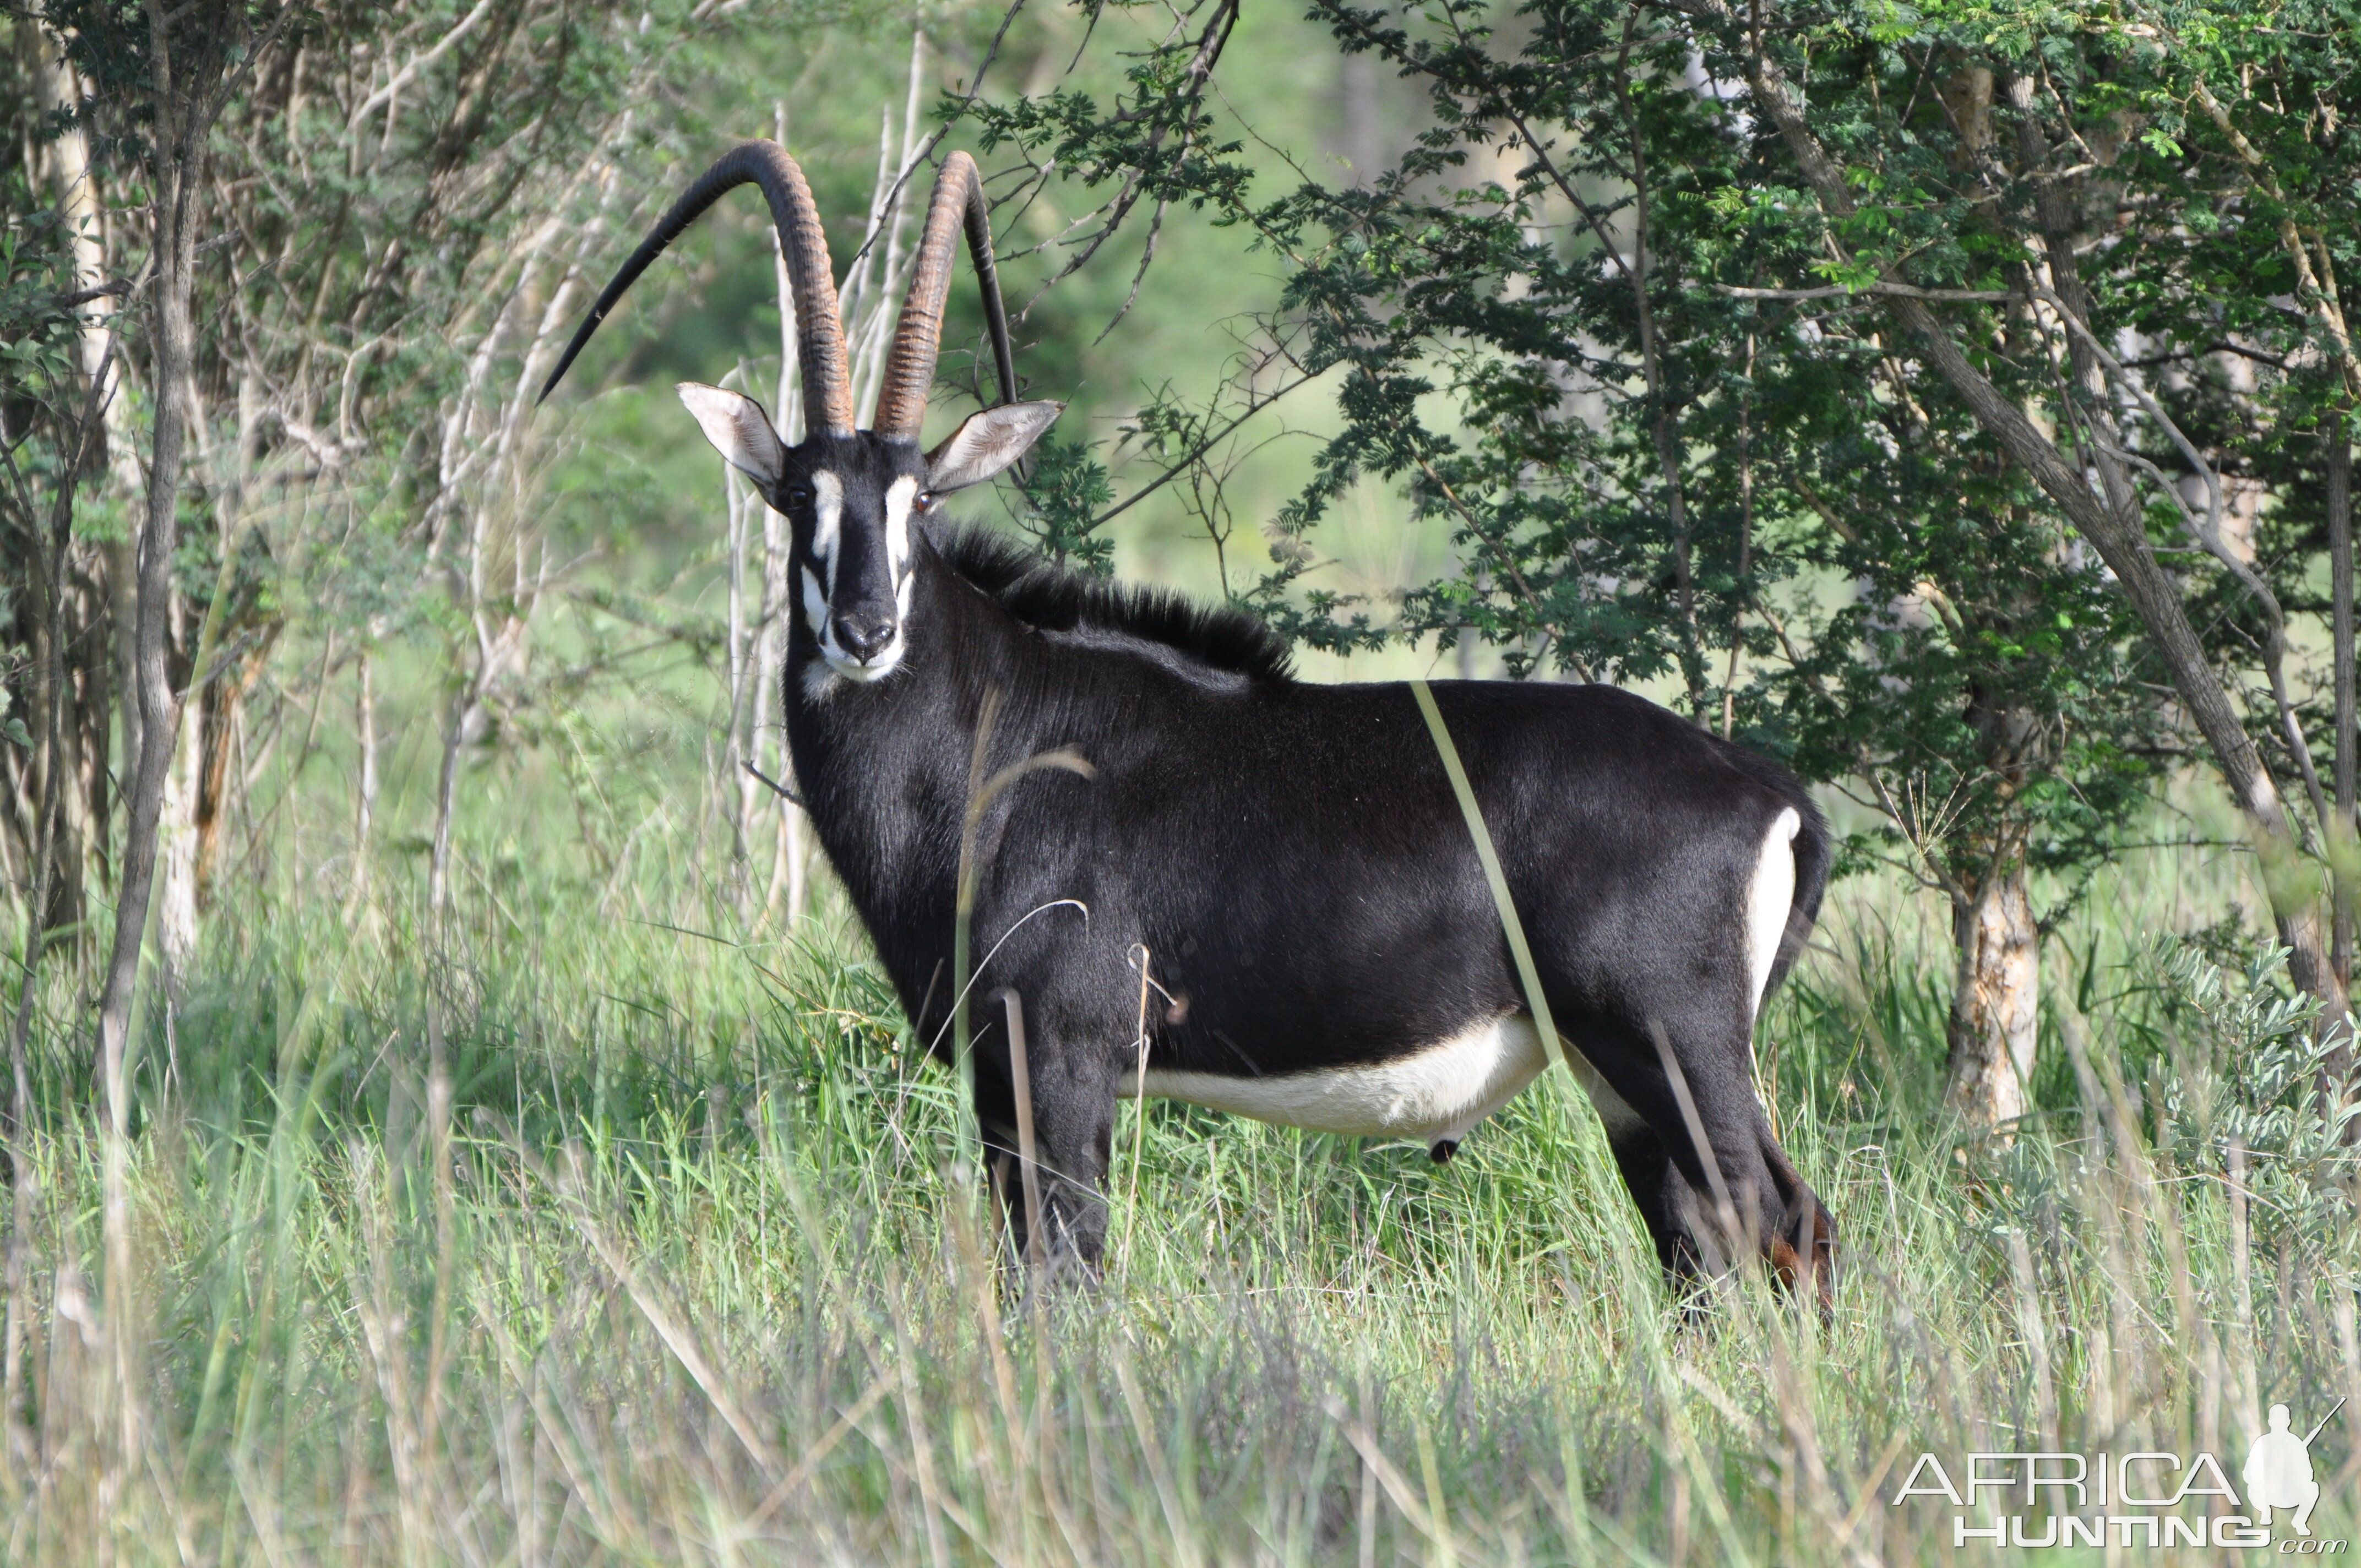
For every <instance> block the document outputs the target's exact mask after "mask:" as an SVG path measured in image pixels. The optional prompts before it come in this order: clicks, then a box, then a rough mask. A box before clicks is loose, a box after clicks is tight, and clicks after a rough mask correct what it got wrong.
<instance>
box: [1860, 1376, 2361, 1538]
mask: <svg viewBox="0 0 2361 1568" xmlns="http://www.w3.org/2000/svg"><path fill="white" fill-rule="evenodd" d="M2343 1409H2345V1401H2344V1400H2342V1399H2339V1400H2338V1401H2337V1402H2336V1405H2335V1407H2334V1409H2331V1410H2330V1411H2329V1412H2328V1414H2327V1415H2325V1416H2323V1417H2322V1418H2321V1420H2320V1424H2319V1425H2318V1426H2315V1427H2313V1428H2312V1430H2311V1431H2309V1432H2304V1433H2301V1434H2299V1433H2298V1432H2297V1431H2295V1430H2294V1425H2293V1420H2292V1418H2291V1416H2290V1412H2289V1409H2288V1407H2287V1406H2285V1405H2273V1406H2272V1407H2271V1408H2270V1410H2269V1414H2268V1422H2269V1424H2268V1429H2267V1430H2265V1431H2260V1432H2257V1433H2256V1434H2255V1439H2254V1442H2253V1443H2252V1444H2251V1445H2250V1446H2249V1447H2248V1448H2247V1451H2246V1465H2245V1468H2244V1469H2242V1470H2241V1471H2240V1472H2239V1479H2240V1481H2241V1482H2242V1483H2243V1486H2232V1485H2231V1484H2230V1477H2229V1475H2227V1474H2226V1473H2225V1471H2224V1466H2223V1465H2222V1464H2221V1462H2220V1461H2218V1460H2217V1459H2215V1458H2214V1456H2213V1454H2211V1453H2198V1454H2195V1455H2193V1456H2191V1455H2185V1454H2180V1453H2161V1452H2157V1451H2154V1450H2148V1451H2142V1452H2136V1453H2050V1452H2047V1451H2041V1452H2035V1451H2028V1450H2022V1449H2020V1450H2017V1451H2015V1452H2004V1453H1971V1454H1969V1455H1967V1464H1966V1468H1965V1470H1964V1471H1963V1472H1961V1473H1960V1475H1959V1478H1958V1479H1957V1480H1956V1481H1955V1480H1954V1479H1953V1478H1952V1474H1951V1472H1950V1471H1949V1470H1947V1469H1946V1468H1945V1466H1944V1464H1943V1462H1942V1461H1941V1460H1940V1459H1938V1458H1937V1457H1936V1456H1935V1455H1934V1454H1932V1453H1921V1454H1920V1455H1919V1456H1918V1463H1917V1464H1915V1465H1913V1466H1912V1467H1911V1470H1910V1473H1909V1475H1907V1476H1906V1477H1905V1479H1904V1480H1903V1483H1902V1486H1901V1488H1900V1490H1898V1491H1896V1492H1895V1493H1894V1496H1893V1497H1891V1498H1889V1499H1888V1501H1889V1503H1890V1504H1891V1505H1892V1506H1894V1507H1896V1508H1899V1507H1901V1506H1903V1505H1905V1503H1907V1502H1908V1500H1909V1499H1911V1498H1913V1497H1940V1498H1941V1499H1943V1500H1944V1501H1945V1502H1947V1503H1949V1504H1950V1505H1951V1508H1952V1509H1953V1510H1954V1511H1953V1513H1952V1515H1951V1519H1950V1525H1951V1544H1952V1545H1953V1546H1954V1547H1965V1546H1969V1545H1971V1544H1976V1543H1981V1544H1983V1545H1988V1546H1992V1547H1996V1548H2001V1549H2004V1550H2005V1549H2010V1548H2034V1549H2038V1548H2043V1547H2058V1546H2096V1547H2104V1548H2111V1549H2114V1551H2121V1550H2123V1549H2127V1548H2132V1547H2147V1548H2150V1549H2166V1550H2169V1549H2172V1548H2176V1547H2183V1546H2188V1547H2213V1548H2214V1549H2216V1550H2219V1549H2222V1548H2236V1547H2269V1546H2271V1545H2273V1541H2272V1539H2271V1519H2272V1516H2273V1515H2274V1514H2275V1513H2278V1512H2280V1511H2282V1510H2284V1511H2287V1512H2289V1513H2290V1514H2291V1515H2292V1518H2290V1519H2289V1521H2288V1523H2289V1524H2290V1526H2292V1528H2293V1530H2294V1534H2292V1535H2290V1536H2289V1537H2287V1538H2286V1539H2284V1540H2282V1541H2279V1542H2277V1552H2275V1553H2274V1555H2283V1556H2295V1557H2314V1556H2333V1555H2342V1554H2344V1553H2345V1552H2346V1551H2347V1550H2348V1543H2347V1542H2345V1541H2321V1540H2316V1539H2314V1538H2313V1536H2312V1509H2313V1508H2314V1507H2315V1506H2317V1505H2318V1503H2319V1502H2320V1493H2321V1485H2320V1482H2319V1480H2318V1478H2317V1477H2315V1476H2314V1475H2313V1474H2312V1442H2313V1440H2314V1439H2316V1438H2318V1437H2319V1436H2320V1434H2321V1433H2322V1431H2325V1430H2326V1429H2327V1426H2328V1423H2329V1422H2330V1421H2332V1420H2335V1419H2336V1417H2337V1414H2338V1412H2339V1411H2341V1410H2343ZM1955 1463H1956V1462H1955ZM2242 1503H2243V1506H2244V1508H2245V1511H2244V1512H2238V1511H2236V1510H2237V1509H2239V1508H2240V1507H2241V1505H2242ZM2112 1556H2113V1552H2110V1557H2111V1559H2112Z"/></svg>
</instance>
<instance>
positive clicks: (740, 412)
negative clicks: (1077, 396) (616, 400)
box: [680, 382, 1064, 683]
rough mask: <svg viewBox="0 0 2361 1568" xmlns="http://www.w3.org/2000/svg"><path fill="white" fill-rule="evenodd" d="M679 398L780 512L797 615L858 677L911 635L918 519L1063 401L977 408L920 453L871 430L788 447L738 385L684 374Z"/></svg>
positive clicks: (832, 662) (1022, 445)
mask: <svg viewBox="0 0 2361 1568" xmlns="http://www.w3.org/2000/svg"><path fill="white" fill-rule="evenodd" d="M680 400H681V401H682V402H684V403H686V405H687V406H688V411H689V412H691V413H693V414H695V415H696V416H697V423H698V424H699V425H700V426H702V427H703V428H704V431H705V434H706V439H708V441H710V442H712V443H713V444H714V447H715V448H716V449H717V450H718V451H719V452H720V454H721V455H722V456H723V457H724V458H726V459H727V460H728V461H729V462H730V466H733V467H735V468H737V469H738V470H739V471H740V472H741V473H743V474H744V475H746V477H749V478H751V479H752V480H753V481H754V483H755V484H756V485H757V486H758V487H759V488H761V490H762V492H763V499H766V500H768V501H769V502H770V504H771V507H772V510H775V511H777V512H778V513H779V514H780V515H781V516H783V517H785V519H786V520H787V521H788V524H789V526H790V528H791V530H792V532H793V536H794V540H795V549H794V554H793V555H792V557H791V560H790V563H789V565H790V569H791V570H792V571H793V572H794V574H795V584H796V596H797V600H798V602H799V604H800V605H801V608H802V611H803V617H804V624H805V625H806V626H807V628H808V629H809V630H810V631H811V634H812V637H813V639H814V641H817V642H818V644H819V654H820V657H821V659H823V660H824V661H826V663H827V664H828V667H829V669H831V670H833V671H834V672H835V673H836V674H840V675H842V676H843V677H844V678H845V679H847V680H850V681H854V682H860V683H866V682H871V681H881V680H884V678H885V677H886V676H887V675H890V674H893V673H894V671H895V669H896V668H897V667H898V666H899V665H900V663H901V662H902V656H903V654H904V652H906V650H907V648H908V646H909V642H908V631H909V620H910V598H911V595H910V583H911V575H912V572H913V570H914V568H915V566H916V560H915V557H914V554H913V550H912V545H913V532H912V530H913V524H914V523H915V521H916V520H917V519H918V518H920V517H922V516H924V515H926V514H927V513H928V512H929V511H931V510H933V509H934V508H935V507H936V506H938V505H939V504H940V502H941V500H942V499H943V498H944V497H946V496H948V495H950V493H951V492H953V491H955V490H960V489H964V488H967V487H968V486H970V485H974V484H980V483H982V482H983V480H985V479H989V478H991V477H993V476H994V475H995V474H997V473H999V472H1001V471H1002V470H1003V469H1005V468H1006V467H1007V466H1009V465H1011V464H1012V463H1015V462H1016V460H1017V459H1018V458H1019V457H1022V456H1023V455H1025V453H1026V451H1027V449H1028V448H1030V447H1031V446H1032V444H1033V443H1034V442H1035V441H1036V440H1037V439H1038V438H1039V436H1040V434H1041V433H1042V432H1043V431H1044V430H1047V429H1048V428H1049V422H1050V421H1052V420H1054V419H1056V418H1057V417H1058V414H1059V412H1060V411H1061V410H1062V409H1063V407H1064V405H1063V404H1060V403H1049V402H1031V403H1004V404H1001V405H1000V406H999V407H997V408H990V409H985V410H983V411H981V412H979V413H974V414H971V415H970V416H968V418H967V420H966V422H964V423H962V424H961V426H960V427H959V429H958V430H956V431H954V432H953V433H951V436H950V439H949V440H948V441H946V442H944V443H943V444H941V445H940V446H938V447H936V448H935V450H934V451H932V452H928V453H922V452H920V451H919V450H918V445H917V442H915V441H902V440H895V439H892V438H889V437H884V436H880V435H878V434H876V433H873V432H869V431H857V432H854V433H851V434H847V435H824V434H823V435H814V436H812V437H810V438H809V439H807V440H806V441H805V442H804V443H803V444H801V445H798V446H792V447H791V446H788V445H787V444H785V442H783V441H781V440H780V439H779V434H778V432H777V431H776V430H774V428H773V427H772V424H771V421H770V416H769V415H767V414H765V413H764V412H763V406H762V405H761V404H760V403H757V402H756V401H754V400H753V399H752V398H749V397H746V396H745V395H744V394H742V393H739V392H731V391H726V390H724V389H721V388H719V387H706V386H699V385H697V384H696V383H695V382H684V383H682V385H681V388H680Z"/></svg>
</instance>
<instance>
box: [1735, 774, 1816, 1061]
mask: <svg viewBox="0 0 2361 1568" xmlns="http://www.w3.org/2000/svg"><path fill="white" fill-rule="evenodd" d="M1803 828H1804V819H1803V817H1800V816H1799V815H1797V814H1796V811H1795V807H1794V806H1789V807H1787V808H1786V809H1785V810H1784V811H1782V812H1781V813H1779V815H1778V817H1777V818H1776V819H1775V820H1773V822H1772V824H1771V831H1770V832H1769V833H1768V834H1767V835H1766V836H1765V837H1764V838H1763V858H1762V859H1761V860H1759V861H1756V862H1755V864H1754V883H1753V885H1752V886H1751V887H1749V888H1748V889H1747V890H1746V953H1747V957H1748V958H1749V959H1752V972H1751V973H1750V975H1749V979H1750V980H1752V982H1753V989H1752V991H1751V992H1748V993H1747V994H1748V995H1749V997H1750V998H1751V999H1752V1003H1751V1005H1750V1006H1749V1007H1748V1009H1747V1018H1748V1021H1749V1024H1750V1026H1751V1025H1752V1020H1753V1019H1754V1017H1755V1016H1756V1015H1757V1014H1760V1013H1761V1012H1762V1011H1763V988H1764V987H1766V986H1768V985H1769V984H1770V983H1771V966H1772V965H1773V964H1774V963H1776V962H1778V961H1779V944H1780V942H1781V941H1783V940H1784V938H1786V935H1787V915H1788V912H1789V911H1790V910H1792V909H1793V908H1794V907H1795V835H1796V834H1798V833H1800V832H1802V831H1803Z"/></svg>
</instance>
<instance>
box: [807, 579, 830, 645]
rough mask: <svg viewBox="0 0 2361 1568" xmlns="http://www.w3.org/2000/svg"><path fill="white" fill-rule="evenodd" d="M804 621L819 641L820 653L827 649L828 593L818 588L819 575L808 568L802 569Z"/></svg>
mask: <svg viewBox="0 0 2361 1568" xmlns="http://www.w3.org/2000/svg"><path fill="white" fill-rule="evenodd" d="M804 621H805V623H806V624H807V625H808V626H809V627H810V628H811V631H812V635H813V636H814V637H817V638H818V639H819V645H820V651H821V652H827V651H828V649H829V640H828V593H827V590H825V589H823V588H822V587H820V586H819V574H818V573H817V572H815V571H813V570H812V569H811V568H810V567H809V566H806V567H805V568H804Z"/></svg>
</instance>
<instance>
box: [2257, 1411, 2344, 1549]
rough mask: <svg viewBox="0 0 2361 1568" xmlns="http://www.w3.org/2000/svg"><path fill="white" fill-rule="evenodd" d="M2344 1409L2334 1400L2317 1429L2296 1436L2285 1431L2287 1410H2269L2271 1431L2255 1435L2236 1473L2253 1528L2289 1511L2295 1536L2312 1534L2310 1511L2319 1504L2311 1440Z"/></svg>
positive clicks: (2268, 1522) (2264, 1526)
mask: <svg viewBox="0 0 2361 1568" xmlns="http://www.w3.org/2000/svg"><path fill="white" fill-rule="evenodd" d="M2344 1408H2345V1401H2344V1400H2342V1399H2339V1400H2337V1401H2336V1409H2334V1410H2331V1411H2329V1412H2328V1414H2326V1415H2324V1416H2323V1417H2322V1418H2321V1419H2320V1425H2319V1426H2316V1427H2314V1428H2312V1431H2310V1432H2308V1433H2306V1434H2305V1435H2304V1436H2302V1437H2298V1436H2296V1435H2295V1433H2294V1432H2293V1431H2290V1430H2289V1426H2288V1408H2287V1407H2286V1406H2285V1405H2273V1406H2272V1407H2271V1409H2270V1422H2271V1429H2270V1431H2266V1432H2261V1433H2258V1434H2257V1436H2256V1438H2255V1446H2254V1447H2252V1448H2250V1449H2248V1450H2247V1451H2246V1468H2245V1469H2244V1470H2242V1471H2240V1472H2239V1473H2238V1474H2239V1478H2240V1479H2242V1480H2243V1481H2245V1482H2246V1506H2247V1507H2248V1508H2252V1509H2254V1510H2255V1522H2256V1523H2257V1525H2260V1526H2262V1527H2263V1528H2264V1529H2266V1530H2268V1529H2269V1528H2270V1522H2271V1510H2272V1509H2274V1508H2293V1509H2294V1510H2295V1518H2294V1519H2293V1520H2292V1521H2290V1522H2292V1523H2293V1524H2294V1526H2295V1532H2296V1534H2298V1535H2310V1534H2311V1533H2312V1505H2313V1504H2314V1503H2317V1502H2319V1501H2320V1483H2319V1482H2317V1481H2315V1480H2313V1479H2312V1439H2313V1438H2316V1437H2318V1436H2319V1435H2320V1433H2321V1431H2322V1429H2323V1428H2324V1427H2326V1426H2327V1425H2328V1423H2329V1422H2330V1421H2333V1420H2335V1419H2336V1410H2341V1409H2344Z"/></svg>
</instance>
